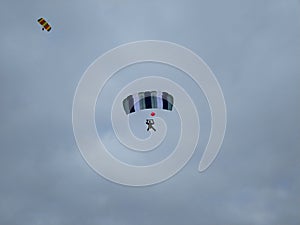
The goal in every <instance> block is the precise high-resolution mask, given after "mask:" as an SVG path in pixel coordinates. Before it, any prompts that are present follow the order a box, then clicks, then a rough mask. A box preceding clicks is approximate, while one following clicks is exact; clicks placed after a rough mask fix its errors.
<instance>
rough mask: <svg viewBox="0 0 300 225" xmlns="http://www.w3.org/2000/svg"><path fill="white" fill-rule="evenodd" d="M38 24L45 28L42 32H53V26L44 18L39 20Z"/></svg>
mask: <svg viewBox="0 0 300 225" xmlns="http://www.w3.org/2000/svg"><path fill="white" fill-rule="evenodd" d="M38 22H39V24H41V25H42V26H43V28H42V30H44V29H46V31H48V32H49V31H50V30H51V26H50V25H49V23H47V21H46V20H45V19H44V18H40V19H38Z"/></svg>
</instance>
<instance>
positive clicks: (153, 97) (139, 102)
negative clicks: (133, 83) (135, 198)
mask: <svg viewBox="0 0 300 225" xmlns="http://www.w3.org/2000/svg"><path fill="white" fill-rule="evenodd" d="M173 103H174V99H173V96H172V95H170V94H168V93H167V92H160V91H145V92H139V93H136V94H132V95H129V96H128V97H127V98H125V99H124V100H123V107H124V110H125V113H126V114H130V113H133V112H137V111H140V110H143V109H164V110H169V111H172V109H173Z"/></svg>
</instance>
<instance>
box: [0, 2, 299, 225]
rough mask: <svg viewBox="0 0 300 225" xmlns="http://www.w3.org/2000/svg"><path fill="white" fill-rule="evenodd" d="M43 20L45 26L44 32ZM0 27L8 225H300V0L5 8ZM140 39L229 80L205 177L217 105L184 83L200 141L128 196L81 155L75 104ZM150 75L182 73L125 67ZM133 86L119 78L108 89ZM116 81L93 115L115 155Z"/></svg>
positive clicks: (1, 208)
mask: <svg viewBox="0 0 300 225" xmlns="http://www.w3.org/2000/svg"><path fill="white" fill-rule="evenodd" d="M40 17H45V18H47V20H48V21H49V23H50V24H51V25H52V26H53V29H52V31H51V32H49V33H48V32H46V31H42V30H41V27H40V26H39V24H38V23H37V22H36V20H37V19H38V18H40ZM0 33H1V35H0V103H1V109H0V124H1V125H0V182H1V183H0V224H10V225H19V224H22V225H23V224H32V225H38V224H51V225H61V224H63V225H69V224H70V225H71V224H72V225H74V224H75V225H76V224H87V225H94V224H105V225H119V224H122V225H124V224H130V225H132V224H142V225H147V224H162V225H163V224H178V225H179V224H188V225H196V224H206V225H210V224H211V225H215V224H221V225H222V224H232V225H235V224H236V225H244V224H245V225H248V224H257V225H268V224H271V225H273V224H274V225H276V224H287V225H293V224H295V225H296V224H300V214H299V212H300V191H299V190H300V178H299V171H300V117H299V115H300V104H299V98H300V88H299V86H300V78H299V77H300V64H299V58H300V2H299V1H297V0H264V1H262V0H253V1H238V0H228V1H221V0H212V1H196V0H194V1H171V0H166V1H158V0H152V1H144V0H143V1H138V0H136V1H135V0H132V1H130V0H124V1H123V0H107V1H104V0H103V1H100V0H87V1H70V0H69V1H67V0H66V1H59V0H52V1H44V0H40V1H34V0H28V1H16V0H1V2H0ZM145 39H156V40H165V41H171V42H175V43H177V44H180V45H183V46H185V47H187V48H189V49H191V50H192V51H194V52H195V53H196V54H198V55H199V56H200V57H202V58H203V60H204V61H205V62H206V63H207V64H208V65H209V66H210V68H211V69H212V70H213V72H214V74H215V75H216V77H217V79H218V81H219V83H220V85H221V86H222V89H223V93H224V97H225V100H226V105H227V112H228V123H227V131H226V136H225V139H224V142H223V145H222V148H221V152H220V154H219V155H218V157H217V159H216V160H215V161H214V163H213V164H212V166H211V167H210V168H209V169H208V170H207V171H205V172H204V173H198V171H197V168H198V163H199V160H200V158H201V155H202V153H203V150H204V147H205V144H206V143H205V142H206V141H207V138H208V135H209V125H210V124H209V122H207V121H209V110H208V107H207V104H206V105H205V99H203V96H202V97H201V91H199V90H198V92H199V93H198V92H197V90H194V89H195V87H194V84H193V83H192V82H191V81H188V80H185V79H186V78H184V75H183V74H178V75H176V78H174V79H173V80H174V81H175V82H179V83H181V84H182V85H183V86H184V85H185V88H187V89H190V90H189V91H191V93H190V94H191V96H195V95H197V96H196V98H195V100H196V105H197V108H198V110H199V111H200V114H201V116H202V115H203V116H204V119H203V118H202V120H201V119H200V120H201V123H202V124H203V129H202V127H201V129H202V130H201V132H202V133H201V137H200V143H199V145H198V147H197V149H196V152H195V154H194V156H193V158H192V159H191V160H190V162H189V163H188V164H187V166H186V167H184V168H183V170H181V171H180V172H179V173H178V174H177V175H175V176H174V177H172V178H171V179H169V180H167V181H165V182H163V183H160V184H157V185H152V186H148V187H138V188H137V187H134V188H133V187H126V186H122V185H118V184H115V183H112V182H110V181H108V180H106V179H104V178H103V177H101V176H99V175H97V174H96V173H95V172H94V171H93V170H92V169H91V168H90V167H89V166H88V165H87V163H86V162H85V161H84V159H83V158H82V156H81V154H80V151H79V150H78V148H77V146H76V142H75V138H74V135H73V130H72V101H73V97H74V93H75V89H76V86H77V84H78V82H79V80H80V78H81V77H82V75H83V73H84V71H85V70H86V69H87V67H88V66H89V65H90V64H91V63H92V62H93V61H94V60H95V59H96V58H97V57H99V56H100V55H102V54H103V53H105V52H106V51H108V50H110V49H111V48H114V47H116V46H118V45H120V44H125V43H127V42H132V41H138V40H145ZM144 71H148V72H149V71H152V72H155V73H156V74H157V73H158V72H159V71H163V72H164V74H167V75H168V77H171V78H173V76H174V77H175V74H176V73H177V72H178V71H177V72H176V71H174V70H173V69H170V68H165V67H163V66H158V65H151V64H147V65H144V66H141V65H137V66H136V68H128V69H127V70H126V69H125V71H123V73H124V74H126V73H130V74H133V75H132V77H130V79H134V78H135V77H134V74H138V73H142V72H144ZM126 82H129V81H127V80H126V79H124V76H122V73H121V72H120V73H119V74H117V75H116V76H115V77H114V79H112V80H111V81H110V84H108V87H112V86H114V87H122V85H125V84H126ZM109 85H111V86H109ZM108 87H106V89H105V90H104V93H103V95H102V96H100V97H99V100H98V104H97V107H98V108H99V114H98V115H99V117H97V116H96V117H97V118H96V121H97V123H98V124H100V125H99V126H100V127H101V129H100V131H99V133H100V135H103V136H104V137H106V143H107V145H109V146H110V147H111V148H112V151H114V150H115V149H114V148H115V147H114V146H115V144H114V143H110V141H111V140H112V139H113V137H112V136H113V132H112V130H111V125H110V120H109V119H107V118H109V116H107V115H108V114H107V112H109V111H108V109H109V107H110V106H109V103H111V100H110V99H107V98H106V97H107V96H110V95H111V94H113V93H114V92H110V90H111V91H113V88H108ZM197 93H198V94H199V96H198V94H197ZM202 104H203V105H205V106H203V107H202ZM102 105H103V107H102ZM101 110H102V111H101ZM139 119H140V118H137V120H138V121H139ZM133 125H134V122H133ZM110 137H112V138H110ZM170 137H171V139H172V137H173V141H174V140H176V139H177V138H178V135H177V133H176V132H174V136H172V134H171V135H170ZM170 141H171V144H170V146H172V145H173V144H174V143H173V142H172V140H170ZM127 157H128V155H127ZM151 157H152V156H151ZM128 158H129V159H128V160H130V156H129V157H128ZM154 159H155V156H154V158H153V157H152V158H151V160H154Z"/></svg>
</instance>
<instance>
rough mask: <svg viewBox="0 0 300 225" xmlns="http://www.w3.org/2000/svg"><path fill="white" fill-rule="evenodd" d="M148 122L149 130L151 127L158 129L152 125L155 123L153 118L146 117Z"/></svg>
mask: <svg viewBox="0 0 300 225" xmlns="http://www.w3.org/2000/svg"><path fill="white" fill-rule="evenodd" d="M146 124H147V125H148V128H147V131H149V130H150V129H151V128H152V129H153V130H154V131H156V129H155V128H154V127H153V126H152V125H153V124H154V120H153V119H146Z"/></svg>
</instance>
